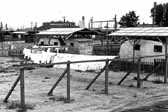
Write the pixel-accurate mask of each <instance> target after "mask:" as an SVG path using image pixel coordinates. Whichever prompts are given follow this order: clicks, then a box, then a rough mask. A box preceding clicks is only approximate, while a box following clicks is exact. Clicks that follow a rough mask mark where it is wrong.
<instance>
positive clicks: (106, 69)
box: [105, 59, 109, 94]
mask: <svg viewBox="0 0 168 112" xmlns="http://www.w3.org/2000/svg"><path fill="white" fill-rule="evenodd" d="M108 72H109V60H108V59H106V68H105V94H108V77H109V76H108Z"/></svg>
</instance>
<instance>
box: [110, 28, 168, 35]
mask: <svg viewBox="0 0 168 112" xmlns="http://www.w3.org/2000/svg"><path fill="white" fill-rule="evenodd" d="M109 35H110V36H127V37H168V27H145V28H139V27H134V28H133V27H132V28H121V29H120V30H118V31H116V32H113V33H111V34H109Z"/></svg>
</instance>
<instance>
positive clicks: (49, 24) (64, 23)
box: [37, 20, 79, 31]
mask: <svg viewBox="0 0 168 112" xmlns="http://www.w3.org/2000/svg"><path fill="white" fill-rule="evenodd" d="M51 28H79V26H76V25H75V22H69V21H65V20H64V21H51V22H44V23H43V25H42V26H40V27H38V28H37V29H38V30H40V31H41V30H47V29H51Z"/></svg>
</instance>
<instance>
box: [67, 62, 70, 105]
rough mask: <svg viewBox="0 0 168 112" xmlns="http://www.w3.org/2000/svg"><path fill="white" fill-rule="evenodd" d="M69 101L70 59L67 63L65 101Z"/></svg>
mask: <svg viewBox="0 0 168 112" xmlns="http://www.w3.org/2000/svg"><path fill="white" fill-rule="evenodd" d="M69 102H70V61H68V63H67V103H69Z"/></svg>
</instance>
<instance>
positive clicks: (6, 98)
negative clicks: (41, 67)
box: [3, 74, 20, 102]
mask: <svg viewBox="0 0 168 112" xmlns="http://www.w3.org/2000/svg"><path fill="white" fill-rule="evenodd" d="M19 80H20V74H19V76H18V77H17V79H16V81H15V82H14V84H13V85H12V87H11V89H10V90H9V92H8V94H7V96H6V97H5V99H4V101H3V102H8V98H9V97H10V95H11V94H12V92H13V90H14V89H15V87H16V85H17V84H18V82H19Z"/></svg>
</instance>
